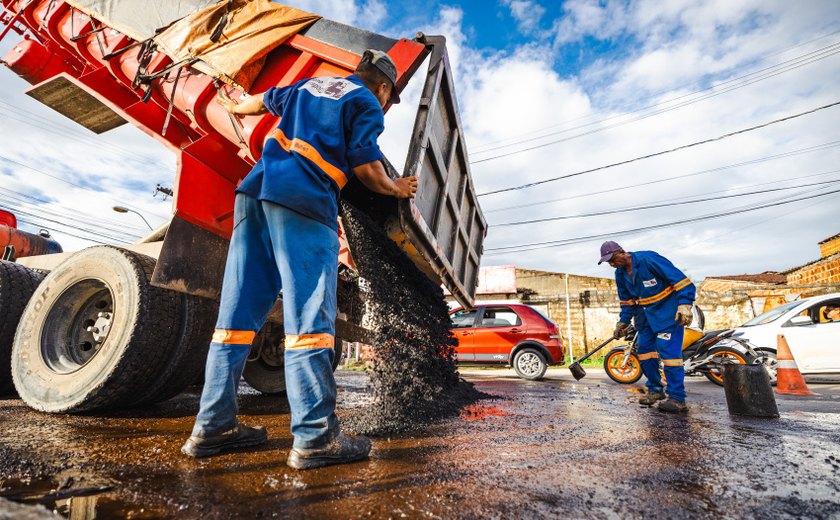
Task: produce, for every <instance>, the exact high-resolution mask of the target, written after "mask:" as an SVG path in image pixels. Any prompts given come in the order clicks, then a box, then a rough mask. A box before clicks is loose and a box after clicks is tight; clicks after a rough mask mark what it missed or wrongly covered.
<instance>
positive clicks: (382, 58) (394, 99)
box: [361, 49, 400, 105]
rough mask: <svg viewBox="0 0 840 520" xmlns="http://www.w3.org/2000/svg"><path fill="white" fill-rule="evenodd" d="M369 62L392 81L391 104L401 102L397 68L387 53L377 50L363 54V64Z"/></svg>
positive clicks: (370, 50)
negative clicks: (398, 90) (398, 92)
mask: <svg viewBox="0 0 840 520" xmlns="http://www.w3.org/2000/svg"><path fill="white" fill-rule="evenodd" d="M365 61H369V62H371V63H373V65H374V66H375V67H376V68H377V69H379V70H380V71H382V74H385V76H387V77H388V79H389V80H391V87H393V88H391V103H393V104H395V105H396V104H397V103H399V102H400V95H399V94H397V66H396V65H394V61H393V60H392V59H391V57H390V56H388V54H387V53H384V52H382V51H377V50H375V49H368V50H366V51H365V52H364V53H363V54H362V61H361V62H362V63H364V62H365Z"/></svg>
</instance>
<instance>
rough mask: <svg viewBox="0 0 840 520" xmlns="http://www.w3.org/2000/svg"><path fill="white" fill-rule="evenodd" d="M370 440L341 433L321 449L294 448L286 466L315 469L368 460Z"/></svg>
mask: <svg viewBox="0 0 840 520" xmlns="http://www.w3.org/2000/svg"><path fill="white" fill-rule="evenodd" d="M369 453H370V439H368V438H367V437H363V436H361V435H360V436H358V437H348V436H346V435H344V434H343V433H339V434H338V436H337V437H336V438H334V439H333V440H331V441H330V442H328V443H327V444H325V445H324V446H322V447H320V448H292V451H290V452H289V458H288V459H286V465H287V466H289V467H290V468H295V469H313V468H320V467H322V466H329V465H331V464H344V463H345V462H353V461H356V460H362V459H365V458H367V456H368V454H369Z"/></svg>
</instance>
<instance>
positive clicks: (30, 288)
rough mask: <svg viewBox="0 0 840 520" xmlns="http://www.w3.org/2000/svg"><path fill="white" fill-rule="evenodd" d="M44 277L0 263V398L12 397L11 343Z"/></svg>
mask: <svg viewBox="0 0 840 520" xmlns="http://www.w3.org/2000/svg"><path fill="white" fill-rule="evenodd" d="M44 276H46V273H45V272H43V271H34V270H32V269H28V268H26V267H24V266H22V265H20V264H16V263H14V262H7V261H5V260H0V395H9V394H13V393H14V391H15V387H14V384H12V343H13V341H14V339H15V330H17V325H18V322H19V321H20V317H21V315H22V314H23V309H25V308H26V304H27V303H29V299H30V298H31V297H32V293H33V292H35V289H36V288H37V287H38V284H40V283H41V281H42V280H43V279H44Z"/></svg>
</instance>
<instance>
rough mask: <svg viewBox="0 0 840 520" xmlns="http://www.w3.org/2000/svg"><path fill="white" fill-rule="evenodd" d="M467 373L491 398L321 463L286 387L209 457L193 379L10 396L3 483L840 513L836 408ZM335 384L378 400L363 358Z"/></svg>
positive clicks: (524, 510)
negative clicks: (301, 454) (78, 393)
mask: <svg viewBox="0 0 840 520" xmlns="http://www.w3.org/2000/svg"><path fill="white" fill-rule="evenodd" d="M469 378H470V379H471V380H473V381H475V382H476V385H477V387H478V388H479V389H480V390H482V391H484V392H488V393H491V394H494V395H496V396H498V399H494V400H489V401H482V402H481V403H479V404H477V405H474V406H472V407H470V408H468V409H465V410H464V412H463V413H462V415H461V417H460V418H458V419H453V420H450V421H447V422H445V423H441V424H436V425H433V426H430V427H428V428H427V429H425V430H424V431H422V432H416V433H414V434H412V435H405V436H400V437H393V438H385V439H376V440H375V441H374V451H373V452H372V455H371V459H370V460H369V461H365V462H360V463H355V464H350V465H346V466H341V467H334V468H326V469H322V470H315V471H310V472H296V471H294V470H290V469H288V468H287V467H286V466H285V465H284V461H285V458H286V455H287V453H288V450H289V448H290V447H291V439H290V436H289V433H288V428H289V424H288V407H287V406H286V404H285V403H284V402H283V401H282V399H278V398H275V397H266V396H258V395H247V396H245V397H244V398H243V400H242V405H241V410H242V413H243V421H244V422H246V423H248V424H263V425H265V426H267V427H268V429H269V436H270V439H269V442H268V443H267V444H266V445H263V446H260V447H258V448H257V449H255V450H252V451H244V452H239V453H232V454H228V455H224V456H221V457H216V458H212V459H204V460H199V461H195V460H192V459H188V458H186V457H183V456H182V455H181V454H180V453H179V452H178V449H179V447H180V445H181V443H182V442H183V440H184V439H185V438H186V436H187V435H188V432H189V429H190V427H191V426H192V420H193V416H194V415H193V414H194V413H195V411H196V408H197V391H192V392H190V393H187V394H184V395H182V396H180V397H178V398H176V399H174V400H172V401H170V402H167V403H164V404H163V405H161V406H158V407H155V408H152V409H148V410H139V411H132V412H124V413H115V414H111V415H109V416H107V417H102V416H55V415H47V414H41V413H37V412H34V411H31V410H29V409H28V408H26V407H25V406H24V405H22V403H21V402H20V401H17V400H6V401H0V421H2V426H3V434H2V437H0V461H2V462H0V495H12V494H14V493H18V495H19V494H20V493H21V492H23V491H29V492H30V493H31V495H32V496H34V497H36V498H37V496H38V495H39V493H40V495H41V496H43V495H44V494H45V493H48V492H50V491H51V490H53V489H55V488H58V487H60V486H61V483H62V482H65V483H66V481H67V479H68V478H70V477H72V479H73V481H72V485H70V486H69V487H68V489H69V490H71V491H72V490H73V489H79V488H83V487H87V488H90V487H94V486H113V489H112V490H110V491H107V492H105V493H102V494H99V495H96V496H93V497H71V498H69V499H65V502H63V503H62V504H56V503H52V504H50V503H47V505H48V507H56V508H57V510H58V511H59V512H60V513H62V514H64V515H65V516H69V509H70V508H73V509H74V510H78V511H79V512H82V510H84V511H85V512H86V513H85V514H86V515H87V516H81V517H80V518H93V516H90V515H91V514H94V513H97V511H98V512H99V516H97V517H98V518H103V517H110V516H114V515H118V516H125V517H132V518H153V517H178V518H230V517H247V518H256V517H272V516H277V517H294V518H324V517H330V518H361V517H368V516H370V517H373V518H399V517H408V518H479V517H480V518H485V517H487V518H509V517H515V518H529V517H574V518H642V517H645V518H690V517H703V518H739V517H744V518H765V517H767V518H770V517H772V518H784V517H817V518H828V517H832V516H838V515H840V487H838V486H840V484H839V483H840V460H838V459H837V458H836V457H838V456H839V455H840V449H838V446H840V428H838V426H840V414H838V413H829V412H818V411H804V412H797V411H795V410H792V409H790V407H788V408H787V409H785V408H784V407H781V408H782V409H783V413H782V418H781V419H777V420H758V419H744V418H734V417H730V416H729V415H728V414H727V413H726V407H725V402H724V400H723V394H722V390H720V389H719V388H717V387H710V386H709V387H707V386H703V387H702V389H703V392H704V393H703V395H702V396H700V395H698V397H697V398H696V399H695V400H694V401H693V402H692V412H691V414H690V415H689V416H687V417H686V416H670V415H666V414H662V413H660V412H658V411H656V410H653V409H647V408H641V407H639V406H638V404H637V402H636V401H637V399H638V393H637V391H636V390H634V388H633V387H626V386H619V385H616V384H613V383H609V382H607V381H606V380H605V379H598V378H597V377H594V376H593V377H587V378H586V379H584V380H583V381H581V382H575V381H574V380H573V379H572V378H571V377H570V376H566V377H560V378H555V379H553V380H547V381H542V382H528V381H523V380H520V379H516V378H513V377H499V376H497V375H485V374H482V373H479V374H478V375H473V376H469ZM339 384H340V385H341V386H342V388H343V391H342V392H340V401H339V408H340V413H342V414H351V413H353V410H354V409H357V408H358V407H359V406H361V405H362V404H364V403H365V402H367V396H366V395H365V393H364V387H365V380H364V376H363V375H360V374H355V373H340V374H339ZM700 384H701V383H694V384H691V385H689V392H692V388H696V389H699V388H701V387H699V386H695V385H700ZM702 384H703V385H710V383H702ZM27 479H28V480H27ZM0 511H2V509H0ZM74 516H75V513H74Z"/></svg>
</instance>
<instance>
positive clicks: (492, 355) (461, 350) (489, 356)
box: [449, 303, 566, 380]
mask: <svg viewBox="0 0 840 520" xmlns="http://www.w3.org/2000/svg"><path fill="white" fill-rule="evenodd" d="M449 319H450V320H451V321H452V333H453V334H454V335H455V337H456V338H457V339H458V346H457V347H456V348H455V352H456V354H457V356H458V362H460V363H503V364H510V365H512V366H513V369H514V370H515V371H516V373H517V374H518V375H519V377H522V378H525V379H531V380H536V379H540V378H542V376H543V375H544V374H545V371H546V369H548V366H549V365H559V364H562V363H563V360H564V359H565V357H566V346H565V345H564V344H563V338H562V337H561V336H560V331H559V329H558V328H557V325H556V324H555V323H554V322H552V321H551V320H549V319H548V318H546V317H545V316H543V315H542V314H540V312H539V311H537V310H536V309H534V308H532V307H529V306H527V305H521V304H516V303H506V304H500V305H479V306H477V307H476V308H475V309H463V308H459V309H455V310H453V311H452V312H450V313H449Z"/></svg>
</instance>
